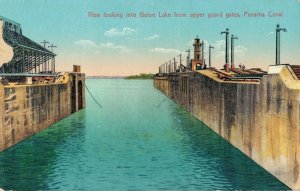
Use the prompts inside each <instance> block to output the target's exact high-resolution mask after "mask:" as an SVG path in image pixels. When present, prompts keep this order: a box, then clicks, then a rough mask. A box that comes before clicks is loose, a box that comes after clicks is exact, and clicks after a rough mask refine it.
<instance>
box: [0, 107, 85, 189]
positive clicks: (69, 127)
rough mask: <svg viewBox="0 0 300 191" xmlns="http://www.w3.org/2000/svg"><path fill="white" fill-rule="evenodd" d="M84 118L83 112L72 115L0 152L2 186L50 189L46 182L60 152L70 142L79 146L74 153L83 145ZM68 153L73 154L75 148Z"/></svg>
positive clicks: (8, 187)
mask: <svg viewBox="0 0 300 191" xmlns="http://www.w3.org/2000/svg"><path fill="white" fill-rule="evenodd" d="M85 115H86V114H85V111H84V110H83V111H81V112H78V113H76V114H73V115H72V116H70V117H68V118H66V119H64V120H63V121H61V122H59V123H57V124H55V125H53V126H51V127H49V128H48V129H47V130H44V131H42V132H40V133H38V134H36V135H35V136H32V137H30V138H28V139H27V140H26V141H23V142H21V143H20V144H17V145H16V146H14V147H12V148H10V149H8V150H6V151H5V152H2V153H0V185H1V186H0V187H2V188H4V189H13V190H41V189H42V190H43V189H45V188H48V185H47V182H48V181H46V180H47V179H48V178H49V177H50V176H52V174H53V173H54V171H55V166H56V165H57V155H59V154H57V152H58V151H59V150H60V149H62V148H63V147H64V145H66V144H69V143H68V142H69V140H70V139H72V142H73V143H72V144H74V145H76V147H74V150H73V151H74V152H76V150H77V149H78V148H80V147H81V146H82V141H83V140H84V136H85V133H84V132H85ZM76 140H78V141H77V142H76ZM65 152H72V149H71V150H70V149H68V150H65ZM12 170H13V171H12Z"/></svg>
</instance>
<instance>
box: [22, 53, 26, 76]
mask: <svg viewBox="0 0 300 191" xmlns="http://www.w3.org/2000/svg"><path fill="white" fill-rule="evenodd" d="M22 51H23V59H22V73H24V68H25V57H24V47H23V48H22Z"/></svg>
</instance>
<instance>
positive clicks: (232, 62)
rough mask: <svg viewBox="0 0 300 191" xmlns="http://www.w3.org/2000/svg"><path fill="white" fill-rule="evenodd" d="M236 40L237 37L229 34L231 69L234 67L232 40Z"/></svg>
mask: <svg viewBox="0 0 300 191" xmlns="http://www.w3.org/2000/svg"><path fill="white" fill-rule="evenodd" d="M235 39H236V40H237V39H238V37H237V36H234V35H231V69H234V40H235Z"/></svg>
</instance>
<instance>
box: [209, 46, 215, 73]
mask: <svg viewBox="0 0 300 191" xmlns="http://www.w3.org/2000/svg"><path fill="white" fill-rule="evenodd" d="M213 48H214V47H213V46H212V45H209V47H208V50H209V60H208V61H209V63H208V64H209V68H211V49H213Z"/></svg>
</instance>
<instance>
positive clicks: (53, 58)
mask: <svg viewBox="0 0 300 191" xmlns="http://www.w3.org/2000/svg"><path fill="white" fill-rule="evenodd" d="M52 60H53V72H54V73H55V56H52Z"/></svg>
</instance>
